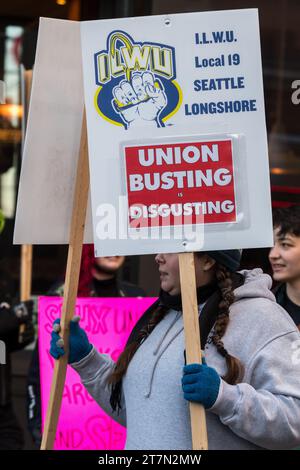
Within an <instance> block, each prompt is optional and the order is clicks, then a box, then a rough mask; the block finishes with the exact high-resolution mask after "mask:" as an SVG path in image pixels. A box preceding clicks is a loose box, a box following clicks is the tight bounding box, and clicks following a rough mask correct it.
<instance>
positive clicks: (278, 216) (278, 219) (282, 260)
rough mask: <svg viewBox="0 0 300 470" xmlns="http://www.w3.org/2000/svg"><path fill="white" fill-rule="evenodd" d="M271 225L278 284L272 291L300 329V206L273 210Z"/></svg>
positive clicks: (272, 253)
mask: <svg viewBox="0 0 300 470" xmlns="http://www.w3.org/2000/svg"><path fill="white" fill-rule="evenodd" d="M273 225H274V247H273V248H272V249H271V250H270V253H269V260H270V263H271V266H272V270H273V279H274V281H276V282H277V283H279V284H278V285H277V286H276V287H275V289H274V294H275V297H276V300H277V302H278V303H279V304H280V305H281V306H282V307H283V308H284V309H285V310H286V311H287V312H288V313H289V315H290V316H291V318H292V319H293V321H294V322H295V323H296V325H297V327H298V329H299V330H300V206H296V205H294V206H290V207H284V208H278V209H275V210H274V211H273Z"/></svg>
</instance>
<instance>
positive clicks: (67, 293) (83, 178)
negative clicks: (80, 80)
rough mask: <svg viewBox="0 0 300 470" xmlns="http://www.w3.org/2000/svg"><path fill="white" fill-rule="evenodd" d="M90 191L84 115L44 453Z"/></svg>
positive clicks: (53, 424)
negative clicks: (60, 343)
mask: <svg viewBox="0 0 300 470" xmlns="http://www.w3.org/2000/svg"><path fill="white" fill-rule="evenodd" d="M88 192H89V165H88V148H87V128H86V117H85V112H84V116H83V121H82V131H81V141H80V151H79V159H78V165H77V176H76V183H75V193H74V200H73V210H72V220H71V232H70V244H69V251H68V260H67V270H66V279H65V289H64V300H63V307H62V314H61V336H62V338H63V340H64V349H65V351H66V354H65V355H64V356H62V357H61V358H60V359H59V361H55V366H54V375H53V381H52V385H51V392H50V399H49V403H48V409H47V416H46V421H45V427H44V433H43V439H42V445H41V449H42V450H51V449H52V448H53V444H54V440H55V434H56V428H57V423H58V418H59V412H60V407H61V401H62V395H63V389H64V384H65V379H66V372H67V365H68V346H69V342H68V340H69V329H70V321H71V320H72V318H73V316H74V310H75V304H76V297H77V289H78V280H79V272H80V261H81V252H82V244H83V236H84V226H85V218H86V208H87V202H88Z"/></svg>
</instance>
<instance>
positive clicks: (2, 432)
mask: <svg viewBox="0 0 300 470" xmlns="http://www.w3.org/2000/svg"><path fill="white" fill-rule="evenodd" d="M3 228H4V218H3V214H2V213H1V212H0V232H1V231H2V230H3ZM12 297H13V292H12V286H11V284H10V279H9V277H8V274H7V273H6V272H5V271H4V270H2V269H1V270H0V450H18V449H22V447H23V444H24V440H23V432H22V430H21V428H20V426H19V423H18V421H17V418H16V415H15V412H14V409H13V404H12V391H11V388H12V387H11V384H12V377H11V357H10V356H11V353H12V352H14V351H19V350H20V349H23V348H24V347H25V346H27V345H28V344H30V343H32V341H33V340H34V328H33V324H32V305H33V304H32V301H27V302H21V303H19V304H15V305H13V303H12ZM21 325H23V329H22V334H20V327H21Z"/></svg>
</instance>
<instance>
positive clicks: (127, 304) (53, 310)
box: [38, 297, 156, 450]
mask: <svg viewBox="0 0 300 470" xmlns="http://www.w3.org/2000/svg"><path fill="white" fill-rule="evenodd" d="M155 300H156V299H155V298H152V297H147V298H103V299H99V298H93V297H91V298H80V299H77V303H76V315H79V316H80V318H81V321H80V325H81V327H82V328H84V330H85V331H86V333H87V335H88V337H89V340H90V342H91V343H92V344H94V346H95V347H96V348H97V349H98V350H99V352H100V353H104V354H109V355H110V356H111V357H112V358H113V360H114V361H116V359H117V358H118V356H119V354H120V353H121V351H122V350H123V349H124V346H125V344H126V341H127V339H128V337H129V334H130V332H131V330H132V328H133V327H134V325H135V324H136V322H137V320H138V319H139V318H140V317H141V315H142V314H143V312H144V311H145V310H147V308H148V307H149V306H150V305H151V304H152V303H153V302H154V301H155ZM61 307H62V298H60V297H40V298H39V316H38V318H39V321H38V328H39V360H40V379H41V400H42V420H43V423H44V420H45V416H46V412H47V405H48V400H49V395H50V388H51V381H52V375H53V368H54V359H53V358H52V357H51V356H50V353H49V348H50V334H51V331H52V323H53V321H54V320H55V319H56V318H58V317H60V313H61ZM125 439H126V429H125V428H124V427H122V426H120V425H119V424H118V423H116V422H115V421H113V420H112V419H111V418H110V417H109V416H108V415H107V414H106V413H105V412H104V411H102V409H101V408H100V407H99V405H98V404H97V403H96V402H95V401H94V400H93V399H92V398H91V397H90V395H89V394H88V393H87V391H86V390H85V388H84V386H83V385H82V384H81V382H80V378H79V375H78V374H77V373H76V372H75V371H73V369H71V367H68V371H67V378H66V383H65V388H64V393H63V400H62V407H61V412H60V418H59V422H58V427H57V433H56V439H55V445H54V449H56V450H66V449H72V450H75V449H78V450H84V449H89V450H92V449H94V450H100V449H105V450H106V449H107V450H108V449H123V448H124V444H125Z"/></svg>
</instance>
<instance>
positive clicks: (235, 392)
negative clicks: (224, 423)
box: [208, 379, 240, 420]
mask: <svg viewBox="0 0 300 470" xmlns="http://www.w3.org/2000/svg"><path fill="white" fill-rule="evenodd" d="M239 399H240V390H239V386H238V385H229V384H228V383H227V382H225V381H224V380H223V379H221V383H220V388H219V393H218V396H217V399H216V401H215V403H214V405H213V406H212V407H211V408H209V410H208V411H211V412H212V413H215V414H217V415H219V416H220V418H222V420H226V419H230V418H231V417H232V416H233V415H234V413H235V410H236V407H237V405H238V402H239Z"/></svg>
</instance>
